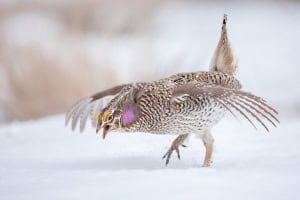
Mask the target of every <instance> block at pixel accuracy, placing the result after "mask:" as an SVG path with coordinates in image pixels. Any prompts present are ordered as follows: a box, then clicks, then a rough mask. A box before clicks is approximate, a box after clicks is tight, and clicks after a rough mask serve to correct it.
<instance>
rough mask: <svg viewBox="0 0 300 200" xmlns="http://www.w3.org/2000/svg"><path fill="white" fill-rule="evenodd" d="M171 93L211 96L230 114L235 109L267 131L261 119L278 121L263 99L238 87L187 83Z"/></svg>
mask: <svg viewBox="0 0 300 200" xmlns="http://www.w3.org/2000/svg"><path fill="white" fill-rule="evenodd" d="M172 95H173V97H178V96H182V95H190V96H193V97H201V98H212V99H214V100H215V101H216V102H218V103H220V104H221V105H222V106H223V107H225V108H226V109H227V110H228V111H230V112H231V113H232V114H233V112H232V111H233V110H235V111H237V112H238V113H239V114H240V115H242V116H243V117H244V118H245V119H247V120H248V121H249V122H250V123H251V124H252V126H253V127H255V128H256V126H255V124H254V123H253V121H252V120H251V118H254V119H255V120H256V121H257V122H259V123H260V124H261V125H262V126H263V127H264V128H265V129H266V130H267V131H269V128H268V127H267V125H266V123H265V122H264V120H263V119H266V120H267V121H268V122H270V123H271V124H272V125H273V126H275V127H276V123H275V122H274V121H276V122H277V123H280V122H279V120H278V118H277V117H276V115H278V112H277V111H276V110H275V109H274V108H273V107H271V106H270V105H268V104H267V103H266V101H265V100H264V99H262V98H261V97H258V96H255V95H253V94H251V93H249V92H244V91H241V90H238V89H232V88H226V87H223V86H220V85H214V84H206V83H188V84H184V85H182V86H179V87H177V88H175V89H174V90H173V94H172ZM232 109H233V110H232ZM234 116H235V115H234ZM273 120H274V121H273Z"/></svg>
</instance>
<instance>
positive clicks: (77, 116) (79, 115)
mask: <svg viewBox="0 0 300 200" xmlns="http://www.w3.org/2000/svg"><path fill="white" fill-rule="evenodd" d="M129 85H130V84H124V85H118V86H115V87H113V88H110V89H107V90H104V91H102V92H98V93H96V94H94V95H92V96H90V97H86V98H84V99H82V100H80V101H78V102H77V103H76V104H74V105H73V106H72V107H71V109H70V110H69V111H68V112H67V114H66V118H65V125H66V126H67V125H68V124H69V122H70V121H71V128H72V130H73V131H74V130H75V129H76V126H77V124H78V121H79V123H80V132H82V131H83V130H84V128H85V125H86V122H87V119H88V116H89V115H90V119H91V122H92V125H93V126H96V119H95V115H96V114H97V113H99V112H100V111H101V110H102V109H103V108H104V107H106V106H107V104H108V103H109V102H110V101H111V100H112V99H113V98H114V97H115V96H117V95H118V94H119V93H120V92H121V91H122V89H123V88H124V87H127V86H129Z"/></svg>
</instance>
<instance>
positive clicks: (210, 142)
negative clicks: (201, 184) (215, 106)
mask: <svg viewBox="0 0 300 200" xmlns="http://www.w3.org/2000/svg"><path fill="white" fill-rule="evenodd" d="M201 139H202V141H203V144H204V146H205V158H204V162H203V165H202V166H203V167H209V166H210V164H211V163H212V154H213V150H214V138H213V136H212V134H211V133H210V131H209V130H206V131H205V133H204V134H203V135H201Z"/></svg>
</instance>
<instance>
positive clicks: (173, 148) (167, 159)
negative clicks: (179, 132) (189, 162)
mask: <svg viewBox="0 0 300 200" xmlns="http://www.w3.org/2000/svg"><path fill="white" fill-rule="evenodd" d="M174 150H175V151H176V153H177V158H178V159H179V160H180V151H179V148H178V147H173V146H172V147H171V148H170V149H169V150H168V151H167V153H166V154H165V155H164V156H163V157H162V159H165V158H166V165H168V164H169V161H170V158H171V155H172V153H173V151H174Z"/></svg>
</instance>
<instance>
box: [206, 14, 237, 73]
mask: <svg viewBox="0 0 300 200" xmlns="http://www.w3.org/2000/svg"><path fill="white" fill-rule="evenodd" d="M236 69H237V59H236V57H235V55H234V51H233V48H232V46H231V44H230V41H229V38H228V34H227V15H226V14H224V17H223V24H222V31H221V37H220V40H219V43H218V45H217V48H216V50H215V53H214V55H213V57H212V60H211V64H210V71H211V72H214V71H220V72H224V73H227V74H230V75H234V74H235V72H236Z"/></svg>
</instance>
